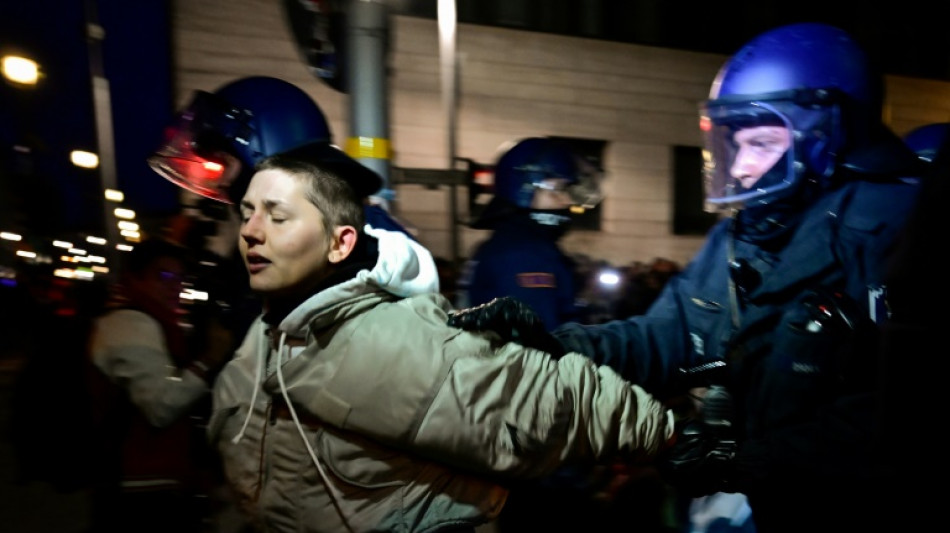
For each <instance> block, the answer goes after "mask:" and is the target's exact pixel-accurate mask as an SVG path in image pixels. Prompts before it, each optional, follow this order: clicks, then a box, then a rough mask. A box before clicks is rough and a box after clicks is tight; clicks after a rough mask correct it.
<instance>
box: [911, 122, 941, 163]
mask: <svg viewBox="0 0 950 533" xmlns="http://www.w3.org/2000/svg"><path fill="white" fill-rule="evenodd" d="M948 131H950V122H937V123H934V124H927V125H926V126H920V127H918V128H914V129H913V130H911V131H910V132H909V133H908V134H907V135H905V136H904V143H905V144H907V147H908V148H910V149H911V150H913V151H914V153H916V154H917V157H919V158H920V159H921V160H923V161H924V162H926V163H932V162H933V160H934V158H935V157H937V152H938V151H940V147H941V146H942V145H943V144H944V143H945V142H947V132H948Z"/></svg>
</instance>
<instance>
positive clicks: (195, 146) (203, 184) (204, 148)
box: [148, 91, 252, 203]
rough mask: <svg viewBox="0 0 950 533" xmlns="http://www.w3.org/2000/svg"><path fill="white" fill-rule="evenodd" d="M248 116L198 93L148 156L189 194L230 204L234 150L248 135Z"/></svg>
mask: <svg viewBox="0 0 950 533" xmlns="http://www.w3.org/2000/svg"><path fill="white" fill-rule="evenodd" d="M250 119H251V117H250V114H249V113H247V112H244V111H242V110H237V109H234V108H232V107H231V106H229V105H228V104H227V103H226V102H224V101H223V100H222V99H220V98H218V97H216V96H214V95H212V94H210V93H206V92H204V91H197V92H196V94H195V97H194V99H193V100H192V102H191V103H190V104H189V105H188V107H186V108H185V109H184V110H183V111H181V112H180V113H178V114H177V115H176V116H175V118H174V119H173V121H172V123H171V125H170V126H169V127H168V128H167V129H166V130H165V143H164V144H163V145H162V146H161V147H160V148H159V149H158V150H157V151H156V152H155V153H154V154H153V155H152V156H151V157H149V158H148V164H149V166H151V167H152V169H153V170H155V171H156V172H158V173H159V174H160V175H161V176H162V177H164V178H166V179H168V180H170V181H172V182H173V183H175V184H176V185H178V186H180V187H183V188H185V189H187V190H189V191H191V192H193V193H196V194H200V195H201V196H205V197H207V198H211V199H212V200H217V201H219V202H225V203H232V200H231V198H230V196H229V194H228V189H229V188H230V186H231V185H232V184H233V183H234V181H235V179H236V178H237V177H238V176H239V175H240V173H241V171H242V166H243V163H242V162H241V159H240V158H239V157H238V156H237V154H236V151H235V149H234V145H235V144H236V143H238V144H241V145H244V146H246V145H247V144H248V139H249V138H250V137H251V135H250V133H251V131H252V128H251V125H250V124H251V120H250Z"/></svg>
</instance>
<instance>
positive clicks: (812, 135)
mask: <svg viewBox="0 0 950 533" xmlns="http://www.w3.org/2000/svg"><path fill="white" fill-rule="evenodd" d="M882 85H883V80H882V78H881V77H880V76H879V75H878V74H877V73H875V72H873V70H872V68H871V65H870V63H869V61H868V58H867V57H866V56H865V53H864V52H863V50H862V49H861V48H860V47H859V46H858V45H857V44H856V42H855V41H854V40H853V39H852V38H851V36H850V35H848V34H847V33H846V32H844V31H842V30H840V29H838V28H835V27H832V26H828V25H825V24H818V23H800V24H791V25H787V26H782V27H779V28H776V29H773V30H771V31H767V32H765V33H763V34H761V35H759V36H758V37H756V38H754V39H753V40H751V41H750V42H749V43H748V44H746V45H745V46H744V47H743V48H742V49H741V50H739V52H738V53H736V54H735V55H734V56H733V57H732V58H731V59H729V60H728V61H727V62H726V63H725V65H724V66H723V67H722V69H721V70H720V71H719V73H718V75H717V77H716V78H715V80H714V82H713V84H712V88H711V91H710V97H709V100H708V101H707V102H706V103H705V105H704V106H703V108H702V112H701V116H700V127H701V129H702V131H703V133H704V134H705V139H706V157H705V158H704V160H705V162H706V166H705V176H704V183H705V186H706V200H707V203H708V206H709V207H710V208H713V209H716V210H719V211H721V212H723V213H724V214H725V215H728V216H727V217H725V218H724V219H723V220H722V221H720V222H719V223H718V224H717V225H715V226H714V227H713V228H712V229H711V230H710V232H709V234H708V236H707V239H706V242H705V244H704V245H703V247H702V248H701V249H700V250H699V252H698V253H697V254H696V256H695V257H694V258H693V259H692V260H691V261H690V262H689V264H688V265H687V266H686V267H685V269H684V270H683V272H682V273H681V274H679V275H678V276H677V277H674V278H673V279H672V280H670V281H669V283H667V285H666V287H665V288H664V290H663V292H662V293H661V294H660V296H659V298H658V299H657V300H656V301H655V302H654V304H653V305H652V306H651V307H650V308H649V310H648V311H647V312H646V314H644V315H640V316H634V317H630V318H628V319H625V320H616V321H613V322H608V323H606V324H598V325H587V326H585V325H581V324H573V323H572V324H566V325H564V326H561V327H559V328H557V329H556V330H555V331H554V332H553V333H554V336H555V337H556V339H557V340H558V341H559V342H560V343H561V344H562V345H563V347H564V348H565V349H567V350H571V351H577V352H580V353H584V354H587V355H588V356H589V357H591V358H593V359H594V360H595V361H597V362H599V363H606V364H609V365H610V366H611V367H613V368H615V369H616V370H618V371H620V372H621V374H622V375H623V376H624V377H625V378H627V379H629V380H631V381H633V382H635V383H640V384H642V385H643V386H645V388H647V390H650V391H652V392H654V393H655V394H657V395H658V396H660V397H664V396H666V395H671V396H675V395H676V394H677V393H678V391H681V390H682V389H683V388H686V387H688V386H690V385H694V386H695V385H706V386H708V388H702V387H701V388H697V389H695V391H694V392H695V393H696V394H697V398H703V395H704V394H705V397H704V398H703V399H701V400H700V404H699V405H698V408H699V409H700V415H699V416H698V417H697V418H696V419H694V420H693V421H692V422H691V423H686V424H684V427H683V429H682V430H681V431H680V433H679V437H678V441H677V445H676V446H675V447H674V449H673V450H672V452H671V454H670V456H669V458H668V461H666V462H665V463H664V464H663V468H664V471H665V473H666V476H667V479H668V480H670V481H671V482H672V483H673V485H674V486H675V487H676V489H677V490H678V491H679V492H680V493H681V494H683V495H687V496H702V495H708V494H713V493H717V492H741V493H744V494H745V495H747V497H748V501H749V504H750V506H751V509H752V518H753V520H754V522H755V527H756V530H757V531H759V532H760V533H773V532H776V531H781V532H784V531H789V532H801V531H808V530H821V531H862V530H871V529H878V528H880V527H885V528H887V526H888V525H889V524H888V519H893V518H900V517H901V516H905V515H908V514H912V513H913V512H914V510H913V509H910V508H896V509H895V507H894V505H895V504H896V502H898V501H900V500H899V496H900V495H901V494H902V493H903V492H905V491H907V488H908V487H907V486H906V484H896V483H894V478H893V476H891V475H889V473H888V472H887V471H886V469H882V461H883V459H884V458H885V457H887V455H888V454H889V453H890V450H887V449H881V448H880V447H877V446H875V445H874V443H875V442H876V441H875V437H876V436H877V435H878V433H879V431H880V429H881V424H882V422H884V421H882V420H880V417H878V416H877V415H878V410H877V405H878V403H879V399H880V396H881V392H882V391H881V379H880V376H879V375H878V372H879V370H880V368H879V366H880V353H881V350H880V343H879V336H880V332H881V327H882V324H883V323H885V321H886V320H887V318H888V305H887V304H888V302H887V291H886V287H885V272H886V265H887V262H888V259H889V257H890V255H891V254H892V252H893V249H894V247H895V245H896V243H897V241H898V239H899V238H900V235H901V231H902V229H903V227H904V225H905V221H906V219H907V216H908V213H909V212H910V210H911V209H912V208H913V206H914V204H915V201H916V198H917V193H918V191H919V185H917V184H915V183H913V182H908V181H907V180H904V179H903V178H906V177H907V176H909V175H910V176H913V175H914V174H915V173H918V172H919V162H918V160H917V158H916V157H915V155H914V154H913V152H912V151H910V150H909V149H908V148H907V146H905V144H904V143H903V142H902V141H901V139H900V138H899V137H897V136H896V135H895V134H894V133H893V132H892V131H891V130H890V129H888V128H887V127H886V126H885V125H884V124H883V122H882V118H881V114H882V113H881V112H882ZM504 307H508V309H503V308H504ZM511 307H517V303H516V302H515V303H514V304H513V303H512V302H499V303H498V304H496V306H495V308H494V309H492V308H482V309H479V310H475V311H474V312H473V313H468V312H460V313H459V314H457V315H456V316H455V317H454V319H452V320H451V322H454V323H456V324H457V325H461V326H463V327H474V328H477V327H484V326H486V325H487V326H488V327H490V328H491V329H495V330H496V331H499V332H500V333H505V332H508V331H511V330H512V328H513V327H514V326H513V324H514V323H516V322H518V321H519V320H520V319H518V318H516V313H514V312H512V310H511ZM522 310H524V308H522ZM501 311H504V312H501ZM493 314H494V315H495V316H499V315H500V316H503V317H504V318H505V323H504V324H503V325H502V327H496V326H495V324H494V322H493V318H492V315H493ZM523 322H524V323H525V324H529V325H530V324H531V320H530V319H525V320H524V321H523ZM515 329H517V327H515ZM526 330H527V331H525V332H519V335H518V337H519V339H520V342H522V343H525V342H528V341H529V340H530V339H532V338H533V337H536V336H539V335H538V332H537V331H536V330H531V329H530V328H526ZM548 342H549V341H548ZM907 356H908V357H914V358H915V359H916V361H915V362H914V363H913V366H914V367H915V368H917V369H918V370H920V368H921V367H920V365H921V364H923V365H925V366H926V364H927V363H923V362H922V360H921V359H920V358H919V357H920V356H923V357H926V354H921V353H920V352H910V353H908V354H907ZM716 367H720V368H722V371H721V372H718V373H715V372H713V373H710V372H701V369H708V368H716ZM922 372H926V371H922ZM697 375H701V376H706V377H705V378H703V379H696V378H691V376H697ZM921 409H929V407H921ZM887 423H889V424H890V426H889V427H891V428H892V429H894V430H897V431H902V433H901V434H900V435H895V436H894V438H897V439H901V440H907V439H911V440H912V439H916V438H919V437H920V436H921V429H922V427H920V426H915V425H913V424H910V423H908V424H902V423H900V421H899V420H897V421H887ZM913 490H914V491H915V493H919V492H920V490H919V487H918V488H915V489H913ZM895 510H896V511H897V513H894V514H890V515H889V514H888V513H891V512H892V511H895Z"/></svg>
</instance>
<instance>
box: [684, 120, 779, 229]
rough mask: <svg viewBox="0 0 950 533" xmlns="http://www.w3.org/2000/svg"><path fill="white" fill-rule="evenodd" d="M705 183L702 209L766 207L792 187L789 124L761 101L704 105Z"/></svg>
mask: <svg viewBox="0 0 950 533" xmlns="http://www.w3.org/2000/svg"><path fill="white" fill-rule="evenodd" d="M700 128H701V130H702V131H703V134H704V136H705V150H704V151H703V166H704V168H703V174H704V176H703V179H704V186H705V193H706V210H707V211H710V212H715V211H723V210H727V209H742V208H743V207H748V206H752V205H762V204H766V203H769V202H770V201H771V200H772V199H774V198H776V197H780V196H782V195H783V194H784V191H786V190H788V189H789V188H790V187H792V185H793V183H794V182H795V170H794V168H795V167H794V163H795V157H794V153H795V147H794V135H793V131H794V129H793V127H792V124H791V122H790V121H789V119H788V118H787V117H786V116H785V115H784V114H782V113H780V112H779V111H777V110H776V109H775V108H773V107H772V106H770V105H768V104H766V103H762V102H752V103H742V104H723V105H718V106H704V107H703V109H702V112H701V115H700Z"/></svg>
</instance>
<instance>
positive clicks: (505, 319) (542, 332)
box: [448, 296, 565, 358]
mask: <svg viewBox="0 0 950 533" xmlns="http://www.w3.org/2000/svg"><path fill="white" fill-rule="evenodd" d="M448 324H449V325H450V326H452V327H456V328H461V329H464V330H469V331H491V332H494V333H496V334H498V336H500V337H501V339H502V340H503V341H505V342H516V343H518V344H521V345H522V346H527V347H529V348H535V349H538V350H542V351H545V352H548V353H549V354H551V355H552V356H554V357H555V358H560V357H561V356H563V355H564V353H565V350H564V347H563V346H561V343H560V342H558V340H557V339H556V338H554V336H553V335H551V334H550V333H548V331H547V330H546V329H545V328H544V323H543V322H542V321H541V318H540V317H539V316H538V314H537V313H536V312H535V311H534V310H533V309H531V307H529V306H528V305H527V304H525V303H524V302H522V301H520V300H517V299H515V298H512V297H510V296H505V297H502V298H495V299H494V300H492V301H490V302H487V303H484V304H482V305H478V306H475V307H469V308H466V309H460V310H458V311H456V312H454V313H452V314H451V315H450V316H449V320H448Z"/></svg>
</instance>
